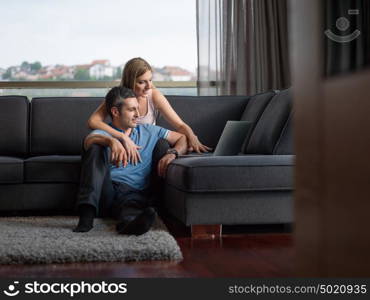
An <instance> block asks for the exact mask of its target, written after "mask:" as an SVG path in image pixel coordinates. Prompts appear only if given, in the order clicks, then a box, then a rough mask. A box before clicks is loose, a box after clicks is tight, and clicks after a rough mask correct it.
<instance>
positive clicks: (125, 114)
mask: <svg viewBox="0 0 370 300" xmlns="http://www.w3.org/2000/svg"><path fill="white" fill-rule="evenodd" d="M112 114H113V118H114V119H116V120H117V121H118V122H119V124H120V125H121V127H122V128H123V129H127V128H135V127H136V126H137V121H138V117H139V116H140V114H139V103H138V102H137V99H136V98H126V99H125V100H124V103H123V105H122V106H121V111H118V109H117V108H115V109H114V110H113V111H112Z"/></svg>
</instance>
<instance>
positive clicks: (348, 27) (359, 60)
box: [323, 0, 370, 76]
mask: <svg viewBox="0 0 370 300" xmlns="http://www.w3.org/2000/svg"><path fill="white" fill-rule="evenodd" d="M369 2H370V1H369V0H326V1H324V22H323V25H324V28H323V31H324V32H325V35H323V38H324V49H325V50H324V53H325V56H324V68H325V69H324V75H325V76H334V75H338V74H345V73H348V72H354V71H358V70H361V69H363V68H364V67H369V66H370V3H369ZM356 31H358V32H359V33H360V34H359V36H357V37H356V36H355V38H354V39H352V38H350V37H351V34H353V33H355V32H356ZM338 37H339V38H338Z"/></svg>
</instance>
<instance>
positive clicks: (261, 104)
mask: <svg viewBox="0 0 370 300" xmlns="http://www.w3.org/2000/svg"><path fill="white" fill-rule="evenodd" d="M275 95H276V92H274V91H270V92H266V93H262V94H257V95H254V96H251V97H250V99H249V101H248V104H247V106H246V107H245V110H244V112H243V115H242V117H241V118H240V121H248V122H251V123H252V125H251V129H250V130H249V132H248V134H247V135H246V137H245V140H244V143H243V146H242V148H241V153H246V148H247V145H248V142H249V138H250V136H251V135H252V132H253V130H254V128H255V127H256V124H257V122H258V121H259V119H260V118H261V116H262V113H263V112H264V110H265V109H266V106H267V105H268V104H269V102H270V100H271V99H272V97H273V96H275Z"/></svg>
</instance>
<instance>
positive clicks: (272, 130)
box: [244, 89, 292, 154]
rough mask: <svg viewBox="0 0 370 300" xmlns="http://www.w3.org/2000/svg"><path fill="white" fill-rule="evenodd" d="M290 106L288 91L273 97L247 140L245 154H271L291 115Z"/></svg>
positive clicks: (290, 100)
mask: <svg viewBox="0 0 370 300" xmlns="http://www.w3.org/2000/svg"><path fill="white" fill-rule="evenodd" d="M291 106H292V99H291V94H290V90H289V89H288V90H284V91H281V92H279V93H277V94H276V95H275V96H273V98H272V99H271V100H270V102H269V103H268V105H267V106H266V108H265V110H264V111H263V113H262V115H261V117H260V118H259V120H258V122H257V124H256V126H255V128H254V130H253V132H252V134H251V136H250V138H249V141H248V145H247V147H246V148H245V151H244V153H245V154H273V152H274V149H275V146H276V143H277V142H278V140H279V137H280V136H281V133H282V130H283V129H284V128H285V126H286V124H287V121H288V119H289V116H290V114H291ZM291 152H292V150H291Z"/></svg>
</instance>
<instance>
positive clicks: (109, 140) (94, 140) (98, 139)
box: [84, 134, 127, 168]
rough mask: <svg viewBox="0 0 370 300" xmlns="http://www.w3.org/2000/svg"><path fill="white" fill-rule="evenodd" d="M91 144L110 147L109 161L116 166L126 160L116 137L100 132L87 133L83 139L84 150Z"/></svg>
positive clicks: (123, 150)
mask: <svg viewBox="0 0 370 300" xmlns="http://www.w3.org/2000/svg"><path fill="white" fill-rule="evenodd" d="M92 144H98V145H101V146H104V147H109V148H111V162H112V163H113V164H115V165H116V166H117V168H118V167H119V166H120V163H122V161H126V162H127V157H126V151H125V149H124V148H123V146H122V144H121V143H120V142H119V141H118V140H117V139H115V138H113V137H109V136H106V135H102V134H89V135H88V136H87V137H86V138H85V141H84V147H85V150H87V149H89V147H90V146H91V145H92ZM126 165H127V163H126ZM126 165H124V167H126Z"/></svg>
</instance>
